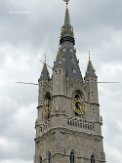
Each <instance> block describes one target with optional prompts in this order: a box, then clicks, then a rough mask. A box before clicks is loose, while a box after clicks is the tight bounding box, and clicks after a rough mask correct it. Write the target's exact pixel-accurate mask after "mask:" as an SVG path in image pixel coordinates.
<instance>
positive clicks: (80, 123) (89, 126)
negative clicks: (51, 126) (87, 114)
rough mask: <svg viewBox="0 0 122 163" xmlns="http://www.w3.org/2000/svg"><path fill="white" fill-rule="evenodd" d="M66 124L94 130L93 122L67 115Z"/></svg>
mask: <svg viewBox="0 0 122 163" xmlns="http://www.w3.org/2000/svg"><path fill="white" fill-rule="evenodd" d="M67 124H68V125H70V126H74V127H78V128H82V129H87V130H94V123H93V122H90V121H86V120H84V119H80V118H72V117H69V118H68V120H67Z"/></svg>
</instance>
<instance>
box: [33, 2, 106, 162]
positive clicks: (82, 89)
mask: <svg viewBox="0 0 122 163" xmlns="http://www.w3.org/2000/svg"><path fill="white" fill-rule="evenodd" d="M64 1H65V2H66V11H65V19H64V25H63V26H62V28H61V36H60V40H59V45H60V46H59V49H58V52H57V56H56V60H55V62H54V67H53V72H52V77H50V75H49V72H48V68H47V65H46V63H44V65H43V70H42V72H41V75H40V78H39V80H38V81H39V96H38V107H37V111H38V115H37V120H36V122H35V128H36V137H35V158H34V163H105V162H106V161H105V154H104V150H103V137H102V134H101V126H102V120H101V118H100V110H99V101H98V88H97V85H98V84H97V76H96V73H95V70H94V68H93V65H92V62H91V59H90V58H89V61H88V65H87V70H86V74H85V77H84V78H83V77H82V74H81V70H80V67H79V61H78V59H77V56H76V50H75V47H74V46H75V39H74V33H73V27H72V25H71V23H70V15H69V9H68V1H69V0H64Z"/></svg>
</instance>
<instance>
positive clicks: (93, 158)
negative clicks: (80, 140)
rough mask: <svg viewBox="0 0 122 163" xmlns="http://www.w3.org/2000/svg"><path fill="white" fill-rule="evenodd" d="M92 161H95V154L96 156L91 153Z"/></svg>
mask: <svg viewBox="0 0 122 163" xmlns="http://www.w3.org/2000/svg"><path fill="white" fill-rule="evenodd" d="M91 163H95V156H94V154H93V155H91Z"/></svg>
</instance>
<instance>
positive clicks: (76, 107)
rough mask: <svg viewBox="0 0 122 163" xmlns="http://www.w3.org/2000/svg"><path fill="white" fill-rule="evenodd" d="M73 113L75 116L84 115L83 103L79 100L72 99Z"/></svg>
mask: <svg viewBox="0 0 122 163" xmlns="http://www.w3.org/2000/svg"><path fill="white" fill-rule="evenodd" d="M73 111H74V113H75V114H76V115H84V114H85V112H86V106H85V102H84V101H83V99H81V98H74V100H73Z"/></svg>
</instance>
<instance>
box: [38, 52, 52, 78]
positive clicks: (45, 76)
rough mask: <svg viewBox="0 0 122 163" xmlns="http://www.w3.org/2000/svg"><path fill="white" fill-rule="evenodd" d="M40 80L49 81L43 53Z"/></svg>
mask: <svg viewBox="0 0 122 163" xmlns="http://www.w3.org/2000/svg"><path fill="white" fill-rule="evenodd" d="M40 78H41V79H45V80H49V79H50V77H49V72H48V68H47V64H46V54H45V53H44V64H43V68H42V72H41V76H40Z"/></svg>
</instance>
